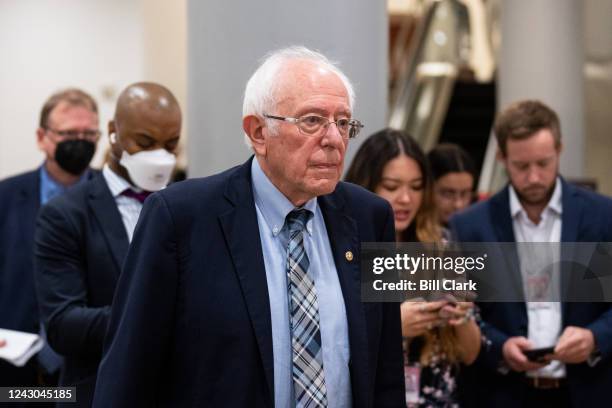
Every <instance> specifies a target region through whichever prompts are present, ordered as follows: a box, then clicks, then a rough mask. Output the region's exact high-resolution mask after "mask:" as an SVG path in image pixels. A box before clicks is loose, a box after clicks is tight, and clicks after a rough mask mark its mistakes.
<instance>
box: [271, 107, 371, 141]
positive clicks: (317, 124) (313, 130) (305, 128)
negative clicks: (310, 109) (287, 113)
mask: <svg viewBox="0 0 612 408" xmlns="http://www.w3.org/2000/svg"><path fill="white" fill-rule="evenodd" d="M264 117H266V118H268V119H276V120H282V121H284V122H289V123H293V124H295V125H296V126H297V127H298V129H299V130H300V132H302V133H305V134H308V135H316V134H318V133H319V132H320V131H322V130H327V128H328V127H329V125H331V124H332V123H333V124H335V125H336V127H337V128H338V132H339V133H340V135H341V136H342V137H343V138H344V139H353V138H354V137H356V136H357V135H358V134H359V131H360V130H361V128H362V127H363V124H362V123H361V122H360V121H358V120H357V119H348V118H343V119H338V120H336V121H331V120H329V119H327V118H325V117H323V116H319V115H305V116H300V117H299V118H288V117H284V116H274V115H268V114H266V113H264Z"/></svg>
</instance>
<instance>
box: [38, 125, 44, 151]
mask: <svg viewBox="0 0 612 408" xmlns="http://www.w3.org/2000/svg"><path fill="white" fill-rule="evenodd" d="M45 132H46V130H45V129H43V128H41V127H39V128H38V129H36V145H38V148H39V149H40V150H44V140H45Z"/></svg>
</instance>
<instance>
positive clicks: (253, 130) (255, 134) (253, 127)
mask: <svg viewBox="0 0 612 408" xmlns="http://www.w3.org/2000/svg"><path fill="white" fill-rule="evenodd" d="M264 125H265V123H264V121H263V120H262V119H261V118H259V117H257V116H255V115H248V116H245V117H244V118H242V129H243V130H244V133H245V134H246V135H247V137H248V138H249V140H250V141H251V145H252V146H253V150H254V151H255V153H256V154H257V155H258V156H265V155H266V137H265V136H264V134H263V129H264V127H265V126H264Z"/></svg>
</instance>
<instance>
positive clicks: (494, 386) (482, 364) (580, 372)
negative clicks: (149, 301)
mask: <svg viewBox="0 0 612 408" xmlns="http://www.w3.org/2000/svg"><path fill="white" fill-rule="evenodd" d="M561 183H562V198H561V199H562V206H563V213H562V218H561V223H562V225H561V241H562V242H610V241H612V200H611V199H609V198H607V197H604V196H602V195H599V194H595V193H593V192H590V191H587V190H584V189H581V188H578V187H575V186H572V185H571V184H568V183H567V182H565V181H563V180H562V179H561ZM451 229H452V231H453V236H454V238H455V239H456V240H457V241H460V242H514V241H515V238H514V232H513V227H512V218H511V215H510V199H509V189H508V187H506V188H504V189H503V190H502V191H501V192H499V193H497V194H496V195H494V196H493V197H491V198H490V199H489V200H487V201H484V202H481V203H478V204H476V205H474V206H472V207H470V208H468V209H467V210H465V211H464V212H462V213H460V214H458V215H456V216H455V217H453V219H452V220H451ZM515 272H516V274H518V275H520V272H519V271H515ZM518 279H520V278H518ZM479 306H480V308H481V315H482V318H483V321H484V322H485V325H484V327H483V334H484V335H485V336H486V337H487V338H488V339H489V340H490V341H491V344H490V346H489V347H483V348H482V349H481V353H480V355H479V357H478V360H477V364H476V365H475V366H474V367H473V368H471V369H468V370H467V373H466V376H465V377H464V379H465V380H466V382H467V384H466V387H467V390H465V389H464V391H466V392H465V393H464V394H466V397H467V400H466V401H468V403H469V402H470V401H471V404H473V405H475V406H482V407H493V406H494V407H517V406H521V402H522V399H523V395H524V393H525V387H526V385H525V384H524V383H523V382H522V381H521V378H520V377H521V376H522V374H518V373H515V372H511V373H509V374H507V375H502V374H500V373H499V372H498V370H497V369H498V368H499V366H500V364H501V362H502V361H503V355H502V347H503V344H504V342H505V341H506V340H507V339H508V338H509V337H512V336H525V337H526V336H527V327H528V321H527V310H526V307H525V303H521V302H514V303H480V304H479ZM567 326H578V327H585V328H588V329H590V330H592V331H593V334H594V337H595V341H596V344H597V348H598V350H599V351H600V352H601V354H602V357H603V359H602V360H601V361H600V362H599V363H598V364H596V365H595V366H594V367H590V366H588V365H587V364H586V363H582V364H567V365H566V369H567V379H568V382H569V388H570V394H571V398H572V406H575V407H578V406H580V407H582V406H584V407H600V406H601V407H604V406H605V407H608V406H609V405H610V404H609V400H608V399H609V393H610V387H611V386H612V358H611V357H612V307H611V304H609V303H586V302H583V303H563V304H562V328H565V327H567Z"/></svg>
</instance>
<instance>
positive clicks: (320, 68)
mask: <svg viewBox="0 0 612 408" xmlns="http://www.w3.org/2000/svg"><path fill="white" fill-rule="evenodd" d="M317 94H329V95H335V96H339V97H342V98H344V99H345V100H346V106H347V110H350V107H349V95H348V90H347V89H346V87H345V84H344V82H343V81H342V79H341V78H340V77H339V76H338V74H336V73H335V72H334V71H332V70H331V69H329V68H328V67H326V66H325V65H323V64H320V63H317V62H313V61H303V60H296V61H287V62H285V63H284V64H283V66H281V68H280V73H279V75H278V81H277V84H276V89H275V92H274V96H275V101H276V103H277V105H281V104H292V103H296V102H300V101H302V100H305V99H307V98H308V97H310V96H312V95H317Z"/></svg>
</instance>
